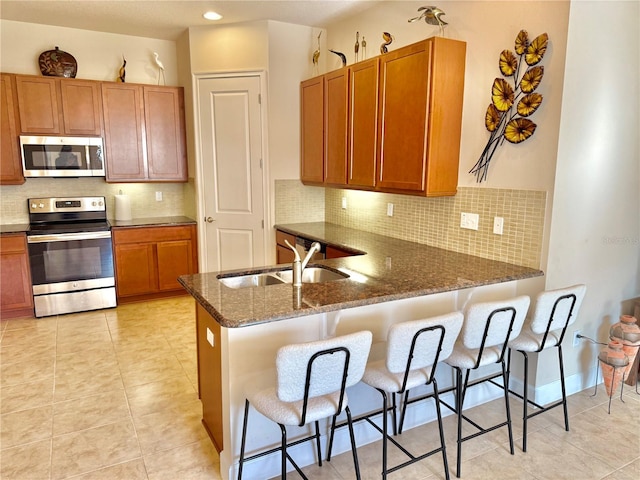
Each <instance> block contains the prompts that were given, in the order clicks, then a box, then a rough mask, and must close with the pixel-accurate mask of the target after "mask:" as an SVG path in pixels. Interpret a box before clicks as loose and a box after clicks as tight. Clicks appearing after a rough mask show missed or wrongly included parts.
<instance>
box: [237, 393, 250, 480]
mask: <svg viewBox="0 0 640 480" xmlns="http://www.w3.org/2000/svg"><path fill="white" fill-rule="evenodd" d="M248 419H249V400H245V401H244V420H243V422H242V442H241V443H240V463H239V464H238V480H242V467H243V465H244V447H245V443H246V441H247V420H248Z"/></svg>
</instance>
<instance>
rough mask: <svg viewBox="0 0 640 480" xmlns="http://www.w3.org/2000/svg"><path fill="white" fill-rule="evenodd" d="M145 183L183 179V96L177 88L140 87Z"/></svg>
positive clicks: (185, 176)
mask: <svg viewBox="0 0 640 480" xmlns="http://www.w3.org/2000/svg"><path fill="white" fill-rule="evenodd" d="M144 121H145V128H146V139H147V162H148V169H149V172H148V176H149V180H171V181H183V182H184V181H186V180H187V156H186V147H185V145H186V135H185V126H184V95H183V91H182V88H179V87H149V86H145V87H144Z"/></svg>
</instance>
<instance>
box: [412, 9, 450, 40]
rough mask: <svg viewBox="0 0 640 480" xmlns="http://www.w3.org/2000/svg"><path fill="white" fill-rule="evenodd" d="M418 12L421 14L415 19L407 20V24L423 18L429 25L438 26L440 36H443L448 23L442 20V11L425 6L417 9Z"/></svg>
mask: <svg viewBox="0 0 640 480" xmlns="http://www.w3.org/2000/svg"><path fill="white" fill-rule="evenodd" d="M418 12H422V13H421V14H420V15H419V16H417V17H414V18H410V19H409V20H408V22H409V23H412V22H417V21H419V20H422V19H423V18H424V21H425V22H426V23H428V24H429V25H438V27H440V35H441V36H444V26H445V25H448V23H447V22H445V21H444V20H443V19H442V16H443V15H444V14H445V13H444V12H443V11H442V10H440V9H439V8H438V7H434V6H427V7H420V8H418Z"/></svg>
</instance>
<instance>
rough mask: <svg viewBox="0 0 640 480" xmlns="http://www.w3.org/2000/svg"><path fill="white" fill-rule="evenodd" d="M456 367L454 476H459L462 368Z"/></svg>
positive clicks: (462, 400) (460, 460)
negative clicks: (456, 420)
mask: <svg viewBox="0 0 640 480" xmlns="http://www.w3.org/2000/svg"><path fill="white" fill-rule="evenodd" d="M455 369H456V413H457V415H458V458H456V477H458V478H460V467H461V464H462V405H463V403H464V398H463V394H462V370H461V369H460V368H457V367H455Z"/></svg>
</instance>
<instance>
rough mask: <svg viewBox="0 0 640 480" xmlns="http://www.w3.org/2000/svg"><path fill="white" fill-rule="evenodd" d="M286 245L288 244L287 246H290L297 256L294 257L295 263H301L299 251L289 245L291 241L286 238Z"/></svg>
mask: <svg viewBox="0 0 640 480" xmlns="http://www.w3.org/2000/svg"><path fill="white" fill-rule="evenodd" d="M284 243H286V244H287V246H288V247H289V248H290V249H291V250H293V254H294V255H295V257H294V262H299V261H300V254H299V253H298V250H297V249H296V247H294V246H293V245H291V244H290V243H289V240H287V239H286V238H285V240H284Z"/></svg>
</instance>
